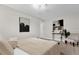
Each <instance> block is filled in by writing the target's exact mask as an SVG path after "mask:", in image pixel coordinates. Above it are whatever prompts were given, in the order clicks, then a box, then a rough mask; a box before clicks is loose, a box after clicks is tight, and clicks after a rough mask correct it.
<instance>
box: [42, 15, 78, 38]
mask: <svg viewBox="0 0 79 59" xmlns="http://www.w3.org/2000/svg"><path fill="white" fill-rule="evenodd" d="M60 19H64V28H66V29H67V30H68V31H70V32H71V33H79V15H75V14H73V15H68V16H67V15H63V16H59V17H56V16H53V18H52V19H49V20H47V21H45V22H44V27H43V29H44V30H43V31H44V32H43V34H44V35H43V38H47V39H52V29H53V28H52V24H53V21H55V20H60Z"/></svg>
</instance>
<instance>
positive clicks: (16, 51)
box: [14, 48, 29, 55]
mask: <svg viewBox="0 0 79 59" xmlns="http://www.w3.org/2000/svg"><path fill="white" fill-rule="evenodd" d="M14 55H29V53H27V52H24V51H23V50H21V49H19V48H16V49H14Z"/></svg>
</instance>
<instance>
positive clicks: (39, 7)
mask: <svg viewBox="0 0 79 59" xmlns="http://www.w3.org/2000/svg"><path fill="white" fill-rule="evenodd" d="M33 7H34V8H35V9H38V10H39V9H40V10H44V9H46V7H47V4H33Z"/></svg>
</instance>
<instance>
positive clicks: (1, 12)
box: [0, 5, 40, 37]
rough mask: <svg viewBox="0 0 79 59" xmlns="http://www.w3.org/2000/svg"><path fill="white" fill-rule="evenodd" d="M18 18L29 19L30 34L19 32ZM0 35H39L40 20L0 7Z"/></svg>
mask: <svg viewBox="0 0 79 59" xmlns="http://www.w3.org/2000/svg"><path fill="white" fill-rule="evenodd" d="M19 16H21V17H28V18H30V19H31V20H30V32H22V33H21V32H19ZM0 34H1V35H3V36H5V37H16V36H18V37H27V36H39V35H40V20H39V19H37V18H35V17H31V16H28V15H26V14H23V13H20V12H18V11H15V10H13V9H11V8H9V7H6V6H3V5H0Z"/></svg>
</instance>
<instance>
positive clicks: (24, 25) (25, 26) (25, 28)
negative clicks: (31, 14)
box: [19, 17, 30, 32]
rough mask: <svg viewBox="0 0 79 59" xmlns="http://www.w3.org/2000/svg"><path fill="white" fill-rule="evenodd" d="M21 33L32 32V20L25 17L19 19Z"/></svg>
mask: <svg viewBox="0 0 79 59" xmlns="http://www.w3.org/2000/svg"><path fill="white" fill-rule="evenodd" d="M19 31H20V32H30V19H29V18H25V17H19Z"/></svg>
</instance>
